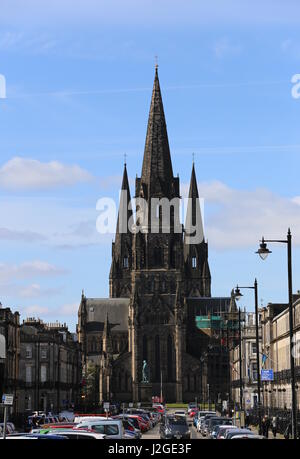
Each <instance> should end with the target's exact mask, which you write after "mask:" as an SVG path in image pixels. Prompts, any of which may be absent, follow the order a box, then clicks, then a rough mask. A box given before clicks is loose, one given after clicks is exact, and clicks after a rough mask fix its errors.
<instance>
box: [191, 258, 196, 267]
mask: <svg viewBox="0 0 300 459" xmlns="http://www.w3.org/2000/svg"><path fill="white" fill-rule="evenodd" d="M192 268H193V269H195V268H197V258H196V257H192Z"/></svg>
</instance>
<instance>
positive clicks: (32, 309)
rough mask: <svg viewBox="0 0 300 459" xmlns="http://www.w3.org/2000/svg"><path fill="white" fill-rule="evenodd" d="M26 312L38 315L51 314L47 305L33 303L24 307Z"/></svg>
mask: <svg viewBox="0 0 300 459" xmlns="http://www.w3.org/2000/svg"><path fill="white" fill-rule="evenodd" d="M24 312H25V313H26V314H32V315H34V316H36V315H40V314H49V312H50V310H49V308H47V307H46V306H38V305H32V306H27V307H26V308H24Z"/></svg>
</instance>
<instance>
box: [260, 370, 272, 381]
mask: <svg viewBox="0 0 300 459" xmlns="http://www.w3.org/2000/svg"><path fill="white" fill-rule="evenodd" d="M261 380H262V381H274V372H273V370H261Z"/></svg>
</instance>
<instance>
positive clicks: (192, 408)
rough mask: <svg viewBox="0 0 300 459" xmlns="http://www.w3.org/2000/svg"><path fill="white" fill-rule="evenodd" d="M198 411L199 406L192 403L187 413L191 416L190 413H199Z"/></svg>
mask: <svg viewBox="0 0 300 459" xmlns="http://www.w3.org/2000/svg"><path fill="white" fill-rule="evenodd" d="M197 410H198V405H197V403H195V402H190V403H189V404H188V408H187V412H188V415H189V416H190V413H191V412H192V411H193V412H194V411H197Z"/></svg>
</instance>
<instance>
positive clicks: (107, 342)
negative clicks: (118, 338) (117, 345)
mask: <svg viewBox="0 0 300 459" xmlns="http://www.w3.org/2000/svg"><path fill="white" fill-rule="evenodd" d="M102 349H103V352H105V353H106V354H112V353H113V345H112V337H111V327H110V323H109V320H108V311H107V312H106V318H105V322H104V328H103V335H102Z"/></svg>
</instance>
